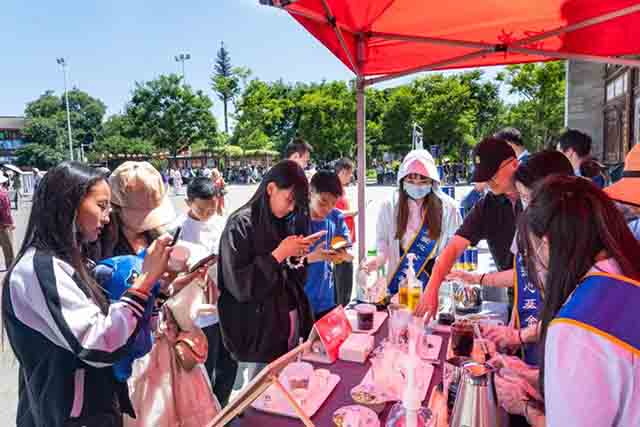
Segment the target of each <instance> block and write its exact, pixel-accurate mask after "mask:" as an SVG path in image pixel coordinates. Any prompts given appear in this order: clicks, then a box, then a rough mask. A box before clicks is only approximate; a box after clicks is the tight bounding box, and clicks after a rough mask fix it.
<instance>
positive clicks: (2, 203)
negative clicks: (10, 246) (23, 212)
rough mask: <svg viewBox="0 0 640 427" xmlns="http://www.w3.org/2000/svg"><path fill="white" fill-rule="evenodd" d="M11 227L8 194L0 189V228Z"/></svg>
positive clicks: (11, 220)
mask: <svg viewBox="0 0 640 427" xmlns="http://www.w3.org/2000/svg"><path fill="white" fill-rule="evenodd" d="M8 225H13V218H12V217H11V200H9V193H8V192H7V190H5V189H4V188H0V226H8Z"/></svg>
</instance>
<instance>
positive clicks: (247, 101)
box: [229, 79, 306, 150]
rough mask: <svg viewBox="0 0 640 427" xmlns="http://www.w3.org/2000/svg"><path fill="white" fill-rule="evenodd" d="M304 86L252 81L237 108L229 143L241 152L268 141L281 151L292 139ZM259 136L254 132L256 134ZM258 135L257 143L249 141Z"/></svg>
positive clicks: (240, 98)
mask: <svg viewBox="0 0 640 427" xmlns="http://www.w3.org/2000/svg"><path fill="white" fill-rule="evenodd" d="M305 93H306V86H304V85H298V86H296V87H295V88H292V87H291V86H290V85H286V84H285V83H283V82H282V81H276V82H272V83H268V82H264V81H261V80H258V79H254V80H252V81H251V82H249V83H248V84H247V86H246V87H245V89H244V91H243V93H242V95H241V96H240V97H239V99H238V103H237V106H236V118H237V121H236V126H235V128H234V131H233V136H232V138H231V140H230V141H229V142H230V143H231V144H234V145H238V146H240V147H242V148H243V149H257V148H264V149H269V148H270V147H268V146H265V147H260V146H257V145H258V144H260V143H261V142H262V143H265V142H266V141H267V140H266V139H265V138H262V137H261V134H264V135H266V136H267V137H268V141H269V143H272V144H273V146H274V147H275V148H277V149H278V150H281V149H282V148H283V146H284V145H285V144H286V143H287V142H288V141H289V140H290V139H291V138H292V137H293V135H294V134H295V131H296V129H297V126H298V122H299V116H300V103H299V101H300V98H302V96H303V95H304V94H305ZM258 131H259V133H256V132H258ZM256 136H260V138H259V139H258V141H253V140H252V139H253V138H255V137H256Z"/></svg>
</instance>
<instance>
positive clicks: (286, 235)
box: [218, 160, 314, 379]
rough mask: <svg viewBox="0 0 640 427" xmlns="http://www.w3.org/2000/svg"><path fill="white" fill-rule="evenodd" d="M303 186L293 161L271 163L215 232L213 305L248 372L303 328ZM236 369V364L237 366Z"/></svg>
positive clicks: (308, 316)
mask: <svg viewBox="0 0 640 427" xmlns="http://www.w3.org/2000/svg"><path fill="white" fill-rule="evenodd" d="M308 193H309V186H308V183H307V179H306V177H305V175H304V172H303V171H302V169H301V168H300V167H299V166H298V165H297V164H296V163H295V162H293V161H290V160H285V161H282V162H280V163H278V164H277V165H275V166H274V167H273V168H271V170H269V172H268V173H267V174H266V175H265V177H264V179H263V180H262V183H261V184H260V187H258V190H257V191H256V193H255V194H254V195H253V197H252V198H251V200H249V202H247V204H246V205H244V206H242V207H241V208H240V209H238V210H237V211H236V212H234V213H233V214H231V216H230V217H229V220H228V221H227V225H226V227H225V229H224V231H223V232H222V236H221V238H220V259H219V261H218V287H219V288H220V298H219V300H218V310H219V314H220V327H221V330H222V338H223V342H224V345H225V347H226V348H227V349H228V350H229V352H230V353H231V354H232V356H233V357H234V358H235V359H236V360H237V361H239V362H243V363H242V365H241V367H246V368H248V369H249V378H250V379H251V378H253V377H254V376H255V375H257V373H258V372H259V371H260V370H261V369H262V368H263V367H264V366H265V365H266V364H267V363H269V362H271V361H273V360H275V359H276V358H278V357H279V356H281V355H283V354H284V353H286V352H287V351H288V350H289V349H291V348H292V347H294V346H295V345H297V342H298V338H299V337H304V338H306V336H307V335H308V334H309V332H310V330H311V327H312V325H313V318H312V313H311V308H310V306H309V301H308V300H307V297H306V296H305V293H304V282H305V276H306V268H305V264H304V262H305V261H304V255H306V254H307V253H308V251H309V246H310V245H311V244H312V243H314V241H313V240H309V239H305V238H304V235H305V234H307V232H308V230H309V220H308V218H309V216H308V206H309V194H308ZM239 372H241V370H240V371H239Z"/></svg>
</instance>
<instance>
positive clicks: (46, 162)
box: [16, 143, 66, 170]
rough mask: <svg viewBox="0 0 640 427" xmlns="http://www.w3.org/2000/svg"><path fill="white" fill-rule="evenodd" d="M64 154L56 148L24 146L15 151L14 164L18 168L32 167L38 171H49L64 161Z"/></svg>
mask: <svg viewBox="0 0 640 427" xmlns="http://www.w3.org/2000/svg"><path fill="white" fill-rule="evenodd" d="M65 154H66V152H63V151H62V150H60V149H59V148H58V147H55V146H50V145H46V144H36V143H31V144H25V145H24V146H22V147H20V148H19V149H18V150H16V164H17V165H18V166H32V167H37V168H39V169H45V170H46V169H49V168H50V167H53V166H55V165H57V164H58V163H60V162H62V161H63V160H64V159H65Z"/></svg>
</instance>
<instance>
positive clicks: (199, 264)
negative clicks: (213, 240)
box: [188, 254, 218, 274]
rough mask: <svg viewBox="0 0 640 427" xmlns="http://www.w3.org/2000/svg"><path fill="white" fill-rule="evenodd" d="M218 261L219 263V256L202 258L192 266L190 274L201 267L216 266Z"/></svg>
mask: <svg viewBox="0 0 640 427" xmlns="http://www.w3.org/2000/svg"><path fill="white" fill-rule="evenodd" d="M216 261H218V255H215V254H211V255H209V256H206V257H204V258H202V259H201V260H200V261H198V262H196V263H195V264H193V265H192V266H191V268H190V269H189V273H188V274H191V273H193V272H194V271H196V270H197V269H199V268H200V267H204V266H205V265H209V264H214V263H215V262H216Z"/></svg>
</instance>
